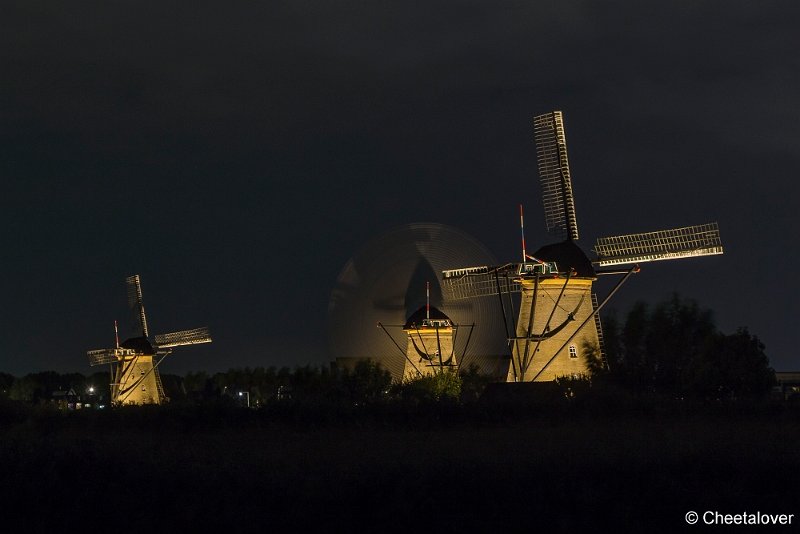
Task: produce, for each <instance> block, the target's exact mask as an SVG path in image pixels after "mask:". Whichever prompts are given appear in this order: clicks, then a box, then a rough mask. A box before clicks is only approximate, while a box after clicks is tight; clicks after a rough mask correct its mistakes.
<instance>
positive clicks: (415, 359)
mask: <svg viewBox="0 0 800 534" xmlns="http://www.w3.org/2000/svg"><path fill="white" fill-rule="evenodd" d="M457 330H458V327H457V326H455V325H453V323H452V321H451V320H450V318H449V317H448V316H447V315H445V314H444V313H442V312H441V311H440V310H438V309H437V308H435V307H433V306H430V307H426V306H423V307H421V308H420V309H419V310H417V311H416V312H414V313H413V314H412V315H411V317H409V318H408V321H406V324H405V325H403V331H404V332H405V333H406V336H407V338H408V343H407V345H406V365H405V369H404V371H403V378H404V379H413V378H416V377H419V376H426V375H432V374H435V373H437V372H441V371H443V370H445V369H457V362H456V360H457V358H456V354H455V343H454V336H455V334H456V332H457Z"/></svg>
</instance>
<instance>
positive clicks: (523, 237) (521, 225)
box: [519, 204, 528, 263]
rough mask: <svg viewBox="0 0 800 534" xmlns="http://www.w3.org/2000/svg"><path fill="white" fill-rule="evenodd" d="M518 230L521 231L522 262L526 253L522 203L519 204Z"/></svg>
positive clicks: (525, 258)
mask: <svg viewBox="0 0 800 534" xmlns="http://www.w3.org/2000/svg"><path fill="white" fill-rule="evenodd" d="M519 231H520V232H521V233H522V263H525V262H526V261H527V258H528V255H527V254H525V219H524V217H523V215H522V204H520V205H519Z"/></svg>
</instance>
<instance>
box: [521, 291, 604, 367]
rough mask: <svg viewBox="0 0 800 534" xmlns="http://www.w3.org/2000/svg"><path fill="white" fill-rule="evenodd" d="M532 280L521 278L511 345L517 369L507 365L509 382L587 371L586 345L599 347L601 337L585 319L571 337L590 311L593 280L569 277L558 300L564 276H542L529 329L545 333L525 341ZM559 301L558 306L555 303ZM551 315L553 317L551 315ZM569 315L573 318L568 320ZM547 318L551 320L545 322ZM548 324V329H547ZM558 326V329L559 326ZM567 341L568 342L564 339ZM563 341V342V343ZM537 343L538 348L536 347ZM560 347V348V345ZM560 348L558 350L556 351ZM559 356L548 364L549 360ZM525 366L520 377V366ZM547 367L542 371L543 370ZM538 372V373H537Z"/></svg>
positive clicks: (531, 297) (533, 331) (531, 299)
mask: <svg viewBox="0 0 800 534" xmlns="http://www.w3.org/2000/svg"><path fill="white" fill-rule="evenodd" d="M533 287H534V282H533V281H532V280H525V281H523V291H522V298H521V300H520V310H519V318H518V321H517V338H518V339H516V340H514V344H513V345H512V355H513V363H514V366H515V367H516V369H514V368H512V367H509V370H508V381H509V382H515V381H524V382H529V381H532V380H534V378H535V380H536V381H537V382H543V381H552V380H555V379H556V378H558V377H561V376H576V375H585V374H588V368H587V360H586V357H587V354H586V350H585V347H586V346H587V345H590V346H592V347H598V346H599V343H600V340H599V336H598V333H597V327H596V324H595V321H594V320H590V321H587V322H586V324H585V326H583V327H582V328H581V329H580V332H578V334H577V335H576V336H575V337H573V338H572V339H571V340H570V337H572V335H573V334H575V332H576V329H578V327H579V326H580V325H581V324H582V323H583V322H584V321H585V320H586V318H587V317H589V316H590V315H591V314H592V311H593V305H592V279H580V278H579V279H572V280H570V281H569V283H568V284H567V286H566V288H565V289H564V293H563V295H562V296H561V299H560V300H559V298H558V297H559V293H560V292H561V290H562V288H563V287H564V279H563V278H551V279H543V280H540V281H539V287H538V290H537V291H536V304H535V306H534V307H533V322H532V323H531V332H532V333H533V334H534V335H538V334H545V336H549V337H545V338H544V339H542V340H541V341H538V340H536V339H531V340H530V341H528V342H527V358H526V339H525V338H526V336H527V332H528V323H529V322H530V317H531V309H532V308H531V303H532V302H533V293H534V291H533ZM556 302H558V305H556ZM551 314H552V318H551ZM570 316H571V317H572V318H573V320H570ZM548 319H549V320H550V323H549V325H548ZM548 326H549V329H548V328H547V327H548ZM559 328H560V329H559ZM568 340H569V343H567V341H568ZM565 343H566V345H565ZM537 344H538V347H537ZM562 346H563V349H561V347H562ZM559 349H561V350H560V351H559ZM557 351H558V355H557V356H556V357H555V358H554V359H553V361H552V362H550V364H549V365H548V361H550V359H551V358H553V356H554V355H555V354H556V352H557ZM526 361H527V367H526V369H525V370H524V376H523V377H521V378H520V376H519V375H520V367H525V366H526V364H525V362H526ZM545 365H547V367H546V368H545V369H544V371H542V369H543V368H544V367H545ZM540 372H541V373H540Z"/></svg>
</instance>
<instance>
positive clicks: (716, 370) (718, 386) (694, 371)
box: [683, 328, 776, 398]
mask: <svg viewBox="0 0 800 534" xmlns="http://www.w3.org/2000/svg"><path fill="white" fill-rule="evenodd" d="M683 382H684V385H685V388H686V390H688V391H690V392H692V393H694V394H695V395H698V396H702V397H706V398H726V397H732V398H757V397H763V396H764V395H766V394H767V393H769V391H770V389H771V388H772V386H774V385H775V383H776V381H775V371H774V370H773V369H772V368H771V367H770V366H769V359H768V358H767V355H766V354H765V353H764V344H763V343H761V341H760V340H759V339H758V338H757V337H756V336H751V335H750V333H749V332H748V330H747V328H739V329H737V330H736V333H734V334H731V335H724V334H720V333H717V334H715V335H714V336H713V337H712V338H710V339H709V340H708V343H707V344H706V347H705V350H703V351H702V353H701V354H700V355H699V357H698V358H696V359H694V360H693V361H692V362H691V363H690V365H689V366H688V367H687V368H686V370H685V373H684V376H683Z"/></svg>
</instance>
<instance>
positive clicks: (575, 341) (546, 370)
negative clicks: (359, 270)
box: [442, 111, 722, 382]
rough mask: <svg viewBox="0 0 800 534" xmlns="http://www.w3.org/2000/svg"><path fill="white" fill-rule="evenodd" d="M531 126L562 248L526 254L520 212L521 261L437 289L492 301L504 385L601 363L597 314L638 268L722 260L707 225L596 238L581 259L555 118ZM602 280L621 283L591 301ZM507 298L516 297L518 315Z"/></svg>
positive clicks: (550, 221)
mask: <svg viewBox="0 0 800 534" xmlns="http://www.w3.org/2000/svg"><path fill="white" fill-rule="evenodd" d="M533 126H534V138H535V141H536V156H537V163H538V167H539V182H540V185H541V189H542V200H543V203H544V213H545V223H546V226H547V230H548V232H549V233H550V234H551V235H554V236H556V238H558V239H561V240H562V241H559V242H557V243H553V244H550V245H545V246H543V247H541V248H540V249H538V250H537V251H536V252H534V253H533V255H528V254H527V252H526V250H525V235H524V225H523V223H522V221H523V218H522V207H521V206H520V228H521V230H522V261H521V262H518V263H517V262H511V263H506V264H504V265H494V266H477V267H466V268H459V269H451V270H445V271H443V272H442V286H443V289H444V290H445V292H446V293H447V294H448V295H449V296H450V298H453V299H466V298H474V297H488V296H495V297H499V299H500V304H501V310H502V314H503V323H504V325H505V328H506V337H507V340H508V348H509V353H510V365H509V369H508V375H507V380H508V381H509V382H526V381H550V380H554V379H556V378H558V377H559V376H577V375H583V374H586V373H587V372H588V369H589V368H588V362H589V361H590V360H593V359H596V358H597V357H598V356H599V357H600V359H601V360H604V358H603V352H602V348H603V347H602V328H601V325H600V316H599V312H600V310H601V309H602V308H603V306H605V305H606V304H607V303H608V301H609V300H610V299H611V297H612V296H613V295H614V294H615V293H616V292H617V290H619V288H620V287H621V286H622V284H623V283H625V281H627V280H628V278H629V277H630V276H631V275H632V274H633V273H636V272H638V271H639V266H638V264H639V263H643V262H648V261H658V260H675V259H681V258H688V257H694V256H708V255H713V254H722V243H721V241H720V236H719V228H718V226H717V224H716V223H708V224H701V225H697V226H687V227H683V228H675V229H670V230H659V231H655V232H646V233H640V234H629V235H622V236H615V237H603V238H599V239H598V240H597V242H596V243H595V246H594V253H595V254H596V255H597V258H596V259H595V260H589V258H588V257H587V256H586V254H584V252H583V251H582V250H581V249H580V247H578V245H577V244H576V243H575V242H576V241H577V240H578V222H577V217H576V215H575V201H574V198H573V194H572V180H571V177H570V172H569V161H568V158H567V142H566V136H565V134H564V121H563V117H562V114H561V112H560V111H554V112H551V113H546V114H544V115H539V116H536V117H534V119H533ZM619 266H622V267H619ZM595 267H597V268H595ZM602 275H617V276H621V278H620V280H619V281H618V282H617V284H616V285H615V286H614V288H613V289H612V290H611V291H610V292H609V294H608V295H607V296H606V297H605V298H604V299H603V301H602V302H598V300H597V297H596V295H595V294H594V293H593V292H592V285H593V283H594V282H595V281H596V280H597V277H598V276H602ZM512 293H519V294H520V295H521V297H520V298H519V310H518V315H517V312H515V310H514V299H512V298H511V295H512ZM507 312H508V313H507ZM515 315H516V322H515ZM509 320H510V322H511V324H509ZM603 363H605V362H604V361H603Z"/></svg>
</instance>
